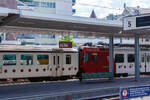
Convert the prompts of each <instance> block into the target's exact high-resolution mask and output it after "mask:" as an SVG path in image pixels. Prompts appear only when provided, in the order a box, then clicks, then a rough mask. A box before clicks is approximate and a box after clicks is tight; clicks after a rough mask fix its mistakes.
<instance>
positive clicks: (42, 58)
mask: <svg viewBox="0 0 150 100" xmlns="http://www.w3.org/2000/svg"><path fill="white" fill-rule="evenodd" d="M37 61H38V64H39V65H48V64H49V57H48V55H37Z"/></svg>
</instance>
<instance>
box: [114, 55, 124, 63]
mask: <svg viewBox="0 0 150 100" xmlns="http://www.w3.org/2000/svg"><path fill="white" fill-rule="evenodd" d="M115 61H116V63H124V54H115Z"/></svg>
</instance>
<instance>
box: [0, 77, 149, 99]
mask: <svg viewBox="0 0 150 100" xmlns="http://www.w3.org/2000/svg"><path fill="white" fill-rule="evenodd" d="M140 85H150V77H144V78H141V80H140V81H139V82H135V81H134V78H118V79H114V80H108V79H97V80H84V82H83V83H80V82H79V81H78V80H73V81H64V82H62V81H58V82H46V83H31V84H19V85H9V86H0V100H8V99H10V100H16V99H18V100H31V99H32V100H33V99H34V100H38V99H39V100H42V99H43V100H76V99H83V98H84V99H85V98H91V97H95V96H102V95H110V94H119V89H120V87H129V86H140Z"/></svg>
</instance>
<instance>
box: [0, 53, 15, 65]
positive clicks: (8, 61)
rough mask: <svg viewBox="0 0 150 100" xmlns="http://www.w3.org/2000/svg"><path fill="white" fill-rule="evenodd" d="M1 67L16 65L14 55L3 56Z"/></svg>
mask: <svg viewBox="0 0 150 100" xmlns="http://www.w3.org/2000/svg"><path fill="white" fill-rule="evenodd" d="M3 65H16V55H15V54H6V55H3Z"/></svg>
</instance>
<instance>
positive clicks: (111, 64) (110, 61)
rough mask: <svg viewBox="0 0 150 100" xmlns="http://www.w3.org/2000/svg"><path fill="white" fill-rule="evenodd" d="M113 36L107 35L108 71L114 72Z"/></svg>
mask: <svg viewBox="0 0 150 100" xmlns="http://www.w3.org/2000/svg"><path fill="white" fill-rule="evenodd" d="M113 41H114V39H113V36H110V37H109V72H112V73H113V72H114V46H113Z"/></svg>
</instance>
